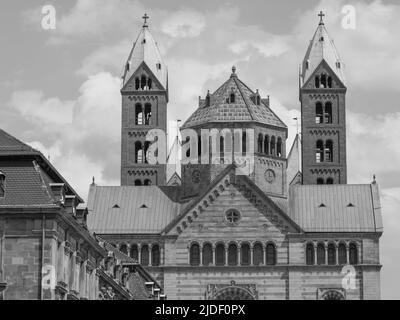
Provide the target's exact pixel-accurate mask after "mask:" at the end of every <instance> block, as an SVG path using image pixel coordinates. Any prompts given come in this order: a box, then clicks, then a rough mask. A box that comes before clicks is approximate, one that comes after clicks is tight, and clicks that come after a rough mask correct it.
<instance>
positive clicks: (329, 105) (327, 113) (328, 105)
mask: <svg viewBox="0 0 400 320" xmlns="http://www.w3.org/2000/svg"><path fill="white" fill-rule="evenodd" d="M325 123H332V102H329V101H328V102H327V103H325Z"/></svg>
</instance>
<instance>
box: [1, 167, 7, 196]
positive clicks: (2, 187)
mask: <svg viewBox="0 0 400 320" xmlns="http://www.w3.org/2000/svg"><path fill="white" fill-rule="evenodd" d="M5 194H6V175H5V174H4V173H3V172H1V171H0V198H4V196H5Z"/></svg>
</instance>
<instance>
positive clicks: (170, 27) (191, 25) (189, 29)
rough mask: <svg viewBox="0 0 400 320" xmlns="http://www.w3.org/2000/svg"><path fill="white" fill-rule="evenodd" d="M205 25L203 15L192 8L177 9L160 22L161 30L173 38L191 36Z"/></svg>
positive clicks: (196, 33)
mask: <svg viewBox="0 0 400 320" xmlns="http://www.w3.org/2000/svg"><path fill="white" fill-rule="evenodd" d="M205 26H206V22H205V19H204V17H203V15H202V14H201V13H199V12H196V11H193V10H179V11H178V12H175V13H172V14H169V15H168V16H167V18H166V19H165V20H164V21H163V22H162V23H161V30H162V31H163V32H164V33H166V34H168V35H170V36H171V37H174V38H187V37H188V38H193V37H197V36H198V35H200V33H201V32H202V31H203V30H204V28H205Z"/></svg>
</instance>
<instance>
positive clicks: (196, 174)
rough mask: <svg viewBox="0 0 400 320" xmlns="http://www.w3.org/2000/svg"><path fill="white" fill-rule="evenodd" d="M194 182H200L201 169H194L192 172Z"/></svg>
mask: <svg viewBox="0 0 400 320" xmlns="http://www.w3.org/2000/svg"><path fill="white" fill-rule="evenodd" d="M192 182H193V183H199V182H200V171H199V170H194V171H193V172H192Z"/></svg>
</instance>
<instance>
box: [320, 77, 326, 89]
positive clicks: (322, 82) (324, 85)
mask: <svg viewBox="0 0 400 320" xmlns="http://www.w3.org/2000/svg"><path fill="white" fill-rule="evenodd" d="M321 88H326V75H325V74H321Z"/></svg>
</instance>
